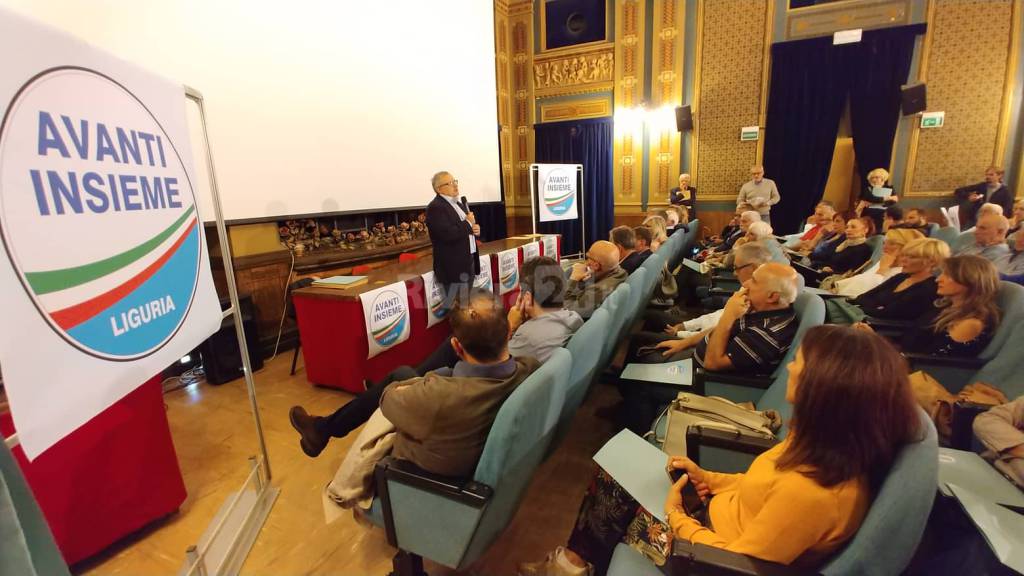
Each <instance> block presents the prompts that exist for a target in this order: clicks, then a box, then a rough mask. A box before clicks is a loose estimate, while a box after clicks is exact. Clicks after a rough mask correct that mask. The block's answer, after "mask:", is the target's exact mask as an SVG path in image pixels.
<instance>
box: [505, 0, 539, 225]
mask: <svg viewBox="0 0 1024 576" xmlns="http://www.w3.org/2000/svg"><path fill="white" fill-rule="evenodd" d="M508 18H509V31H510V35H511V46H512V66H511V68H512V78H511V80H512V95H513V98H512V100H513V104H512V129H513V131H514V135H513V140H514V142H515V145H514V146H513V155H512V161H513V163H514V164H513V173H514V176H513V181H514V182H513V185H512V188H513V191H514V194H513V195H512V196H513V197H514V198H515V200H514V205H526V206H529V205H530V180H529V178H530V164H531V163H532V162H533V158H534V150H533V137H534V134H533V101H534V100H533V98H534V94H533V2H532V1H530V0H522V1H519V2H512V3H510V4H509V9H508Z"/></svg>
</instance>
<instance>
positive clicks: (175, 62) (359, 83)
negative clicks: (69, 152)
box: [0, 0, 501, 220]
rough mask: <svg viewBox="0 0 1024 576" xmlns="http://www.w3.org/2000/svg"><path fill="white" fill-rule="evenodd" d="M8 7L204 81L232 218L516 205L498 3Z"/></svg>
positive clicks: (124, 1)
mask: <svg viewBox="0 0 1024 576" xmlns="http://www.w3.org/2000/svg"><path fill="white" fill-rule="evenodd" d="M0 4H3V5H5V6H8V7H9V8H11V9H13V10H15V11H17V12H20V13H22V14H25V15H28V16H30V17H33V18H36V19H38V20H41V21H43V22H46V23H49V24H51V25H53V26H56V27H57V28H61V29H63V30H67V31H68V32H70V33H72V34H74V35H76V36H78V37H80V38H82V39H83V40H85V41H87V42H89V43H91V44H93V45H95V46H98V47H100V48H103V49H105V50H107V51H109V52H112V53H114V54H115V55H117V56H120V57H121V58H124V59H126V60H129V61H132V62H135V63H136V64H139V65H141V66H143V67H145V68H148V69H149V70H151V71H153V72H156V73H158V74H162V75H164V76H167V77H169V78H173V79H175V80H178V81H180V82H182V83H183V84H187V85H189V86H191V87H193V88H195V89H197V90H199V91H200V92H201V93H202V94H203V97H204V100H205V102H206V114H207V123H208V129H209V133H210V140H211V146H212V149H213V155H214V162H215V163H216V169H217V181H218V185H219V189H220V194H221V202H222V205H223V208H224V216H225V218H226V219H227V220H249V219H258V218H270V217H275V216H284V215H303V214H315V213H325V212H327V213H329V212H348V211H362V210H374V209H389V208H404V207H419V206H425V205H426V204H427V203H428V202H429V201H430V199H431V198H432V197H433V193H432V191H431V188H430V177H431V175H432V174H433V173H434V172H437V171H439V170H449V171H451V172H452V174H453V175H454V176H455V177H456V178H457V179H458V180H459V189H460V192H461V194H463V195H465V196H466V197H467V198H468V199H469V201H470V202H491V201H498V200H500V199H501V197H500V196H501V192H500V173H499V172H500V166H499V157H498V118H497V102H496V95H495V78H494V15H493V4H492V3H491V2H488V1H485V0H431V1H429V2H427V1H423V0H399V1H397V2H374V1H362V2H354V1H344V2H337V1H328V0H317V1H307V2H296V3H284V2H245V1H241V0H175V1H173V2H139V1H137V0H93V1H91V2H80V1H78V0H0ZM7 56H9V57H14V55H7ZM193 108H195V107H194V106H193V105H191V104H189V117H190V119H191V120H193V121H194V120H195V119H196V118H197V117H198V115H197V113H196V111H195V110H194V109H193ZM193 123H194V122H193ZM193 134H194V135H197V134H198V131H197V130H195V129H194V130H193ZM192 147H193V150H194V151H195V154H196V156H197V157H200V158H199V160H198V161H197V165H196V168H197V173H198V174H200V175H201V176H199V179H200V182H197V183H195V184H196V188H197V192H198V194H197V195H198V196H199V197H200V210H201V213H202V215H203V218H204V219H205V220H211V219H213V212H212V210H211V209H210V204H209V192H208V186H207V182H206V178H205V174H206V173H205V171H204V167H205V161H203V158H201V155H203V154H205V148H204V146H203V145H202V142H201V141H200V140H198V139H197V138H196V137H194V138H193V143H192Z"/></svg>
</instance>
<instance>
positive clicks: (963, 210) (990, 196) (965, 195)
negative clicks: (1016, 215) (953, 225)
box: [953, 166, 1013, 230]
mask: <svg viewBox="0 0 1024 576" xmlns="http://www.w3.org/2000/svg"><path fill="white" fill-rule="evenodd" d="M953 193H954V194H955V195H956V197H957V198H958V199H959V200H960V211H959V216H960V229H961V230H967V229H968V228H970V227H971V226H974V225H975V222H976V220H977V219H978V218H980V216H979V215H978V210H979V209H980V208H981V206H982V205H983V204H985V203H986V202H988V203H991V204H998V205H999V206H1002V208H1003V215H1004V216H1005V215H1007V214H1011V213H1012V212H1013V195H1012V194H1010V190H1009V189H1007V187H1006V184H1003V169H1002V168H999V167H998V166H989V167H988V168H986V169H985V180H984V181H983V182H978V183H977V184H971V185H969V186H964V187H962V188H957V189H956V190H954V191H953Z"/></svg>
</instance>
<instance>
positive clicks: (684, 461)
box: [665, 456, 711, 499]
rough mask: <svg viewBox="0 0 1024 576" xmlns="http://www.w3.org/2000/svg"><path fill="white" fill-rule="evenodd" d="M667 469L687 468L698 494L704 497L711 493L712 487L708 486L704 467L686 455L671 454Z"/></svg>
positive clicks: (687, 473)
mask: <svg viewBox="0 0 1024 576" xmlns="http://www.w3.org/2000/svg"><path fill="white" fill-rule="evenodd" d="M665 469H666V470H668V471H672V470H686V475H687V476H689V478H690V481H692V482H693V487H694V488H696V489H697V495H698V496H700V497H701V498H704V499H707V497H708V496H710V495H711V488H709V487H708V483H707V477H706V476H705V473H704V469H703V468H701V467H700V466H698V465H697V463H696V462H694V461H693V460H690V459H689V458H687V457H686V456H670V457H669V459H668V466H667V467H666V468H665ZM680 488H682V484H680Z"/></svg>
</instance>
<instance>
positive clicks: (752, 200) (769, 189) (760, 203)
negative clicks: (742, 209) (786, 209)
mask: <svg viewBox="0 0 1024 576" xmlns="http://www.w3.org/2000/svg"><path fill="white" fill-rule="evenodd" d="M781 199H782V196H780V195H779V188H778V186H776V185H775V181H774V180H772V179H771V178H765V177H764V166H760V165H759V166H753V167H751V168H750V180H748V181H747V182H746V183H745V184H744V185H743V186H741V187H740V193H739V195H738V196H737V197H736V205H737V206H739V205H740V204H743V203H747V204H750V205H751V206H753V207H754V209H755V210H757V211H758V212H759V213H760V214H761V219H762V220H764V221H765V222H771V221H772V219H771V214H770V213H771V209H772V206H774V205H776V204H778V203H779V200H781Z"/></svg>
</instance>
